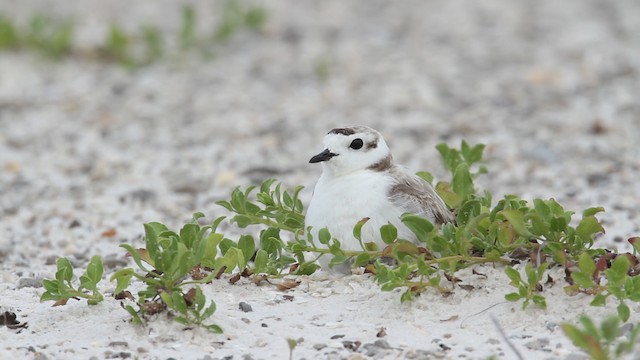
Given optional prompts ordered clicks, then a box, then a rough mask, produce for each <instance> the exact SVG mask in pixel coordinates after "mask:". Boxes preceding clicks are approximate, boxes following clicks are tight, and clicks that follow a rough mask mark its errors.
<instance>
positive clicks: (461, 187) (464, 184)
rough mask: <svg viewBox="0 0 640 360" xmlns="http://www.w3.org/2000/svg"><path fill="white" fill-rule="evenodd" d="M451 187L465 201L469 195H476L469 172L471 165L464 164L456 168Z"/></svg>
mask: <svg viewBox="0 0 640 360" xmlns="http://www.w3.org/2000/svg"><path fill="white" fill-rule="evenodd" d="M451 186H452V188H453V191H454V192H455V193H456V194H458V196H460V198H461V199H462V200H463V201H464V200H466V199H467V198H468V197H469V195H472V194H474V193H475V188H474V187H473V178H472V177H471V173H470V172H469V165H467V164H465V163H462V164H459V165H458V166H457V167H456V170H455V172H454V173H453V179H452V181H451Z"/></svg>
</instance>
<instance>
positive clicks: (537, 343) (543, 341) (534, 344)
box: [524, 338, 549, 350]
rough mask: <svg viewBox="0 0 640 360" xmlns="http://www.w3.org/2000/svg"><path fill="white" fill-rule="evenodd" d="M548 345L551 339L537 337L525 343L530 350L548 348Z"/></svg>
mask: <svg viewBox="0 0 640 360" xmlns="http://www.w3.org/2000/svg"><path fill="white" fill-rule="evenodd" d="M548 345H549V339H547V338H540V339H535V340H532V341H529V342H528V343H526V344H524V346H526V347H527V349H529V350H544V348H546V347H547V346H548Z"/></svg>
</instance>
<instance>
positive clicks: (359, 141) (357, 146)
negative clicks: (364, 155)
mask: <svg viewBox="0 0 640 360" xmlns="http://www.w3.org/2000/svg"><path fill="white" fill-rule="evenodd" d="M362 145H364V143H363V142H362V139H355V140H353V141H352V142H351V145H349V147H350V148H352V149H353V150H358V149H362Z"/></svg>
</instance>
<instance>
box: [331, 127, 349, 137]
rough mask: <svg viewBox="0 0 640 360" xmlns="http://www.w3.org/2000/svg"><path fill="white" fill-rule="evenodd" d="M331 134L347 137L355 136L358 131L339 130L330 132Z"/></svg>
mask: <svg viewBox="0 0 640 360" xmlns="http://www.w3.org/2000/svg"><path fill="white" fill-rule="evenodd" d="M328 133H329V134H342V135H345V136H349V135H353V134H355V133H356V131H355V130H354V129H352V128H337V129H333V130H331V131H329V132H328Z"/></svg>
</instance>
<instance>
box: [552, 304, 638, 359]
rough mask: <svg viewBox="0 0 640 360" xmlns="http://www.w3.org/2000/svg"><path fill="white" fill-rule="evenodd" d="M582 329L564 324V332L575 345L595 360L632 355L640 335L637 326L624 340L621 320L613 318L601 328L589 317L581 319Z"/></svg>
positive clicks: (607, 320)
mask: <svg viewBox="0 0 640 360" xmlns="http://www.w3.org/2000/svg"><path fill="white" fill-rule="evenodd" d="M579 322H580V325H581V326H580V327H578V326H576V325H572V324H569V323H564V324H562V330H563V331H564V333H565V334H566V335H567V337H569V339H571V341H572V342H573V344H574V345H575V346H577V347H579V348H580V349H582V350H583V351H585V352H586V353H587V354H588V355H589V356H590V357H591V358H592V359H594V360H609V359H619V358H620V357H621V356H622V355H624V354H628V353H630V352H631V351H632V350H633V348H634V346H635V344H636V341H637V339H638V335H640V326H638V325H637V324H636V326H634V327H633V329H632V330H631V331H630V333H629V334H628V335H627V336H626V339H624V340H622V339H620V337H621V336H622V332H621V327H620V319H619V318H618V317H617V316H611V317H609V318H607V319H605V320H604V321H603V322H602V323H601V324H600V325H599V326H596V324H595V323H594V322H593V320H592V319H591V318H590V317H588V316H584V315H583V316H581V317H580V320H579Z"/></svg>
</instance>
